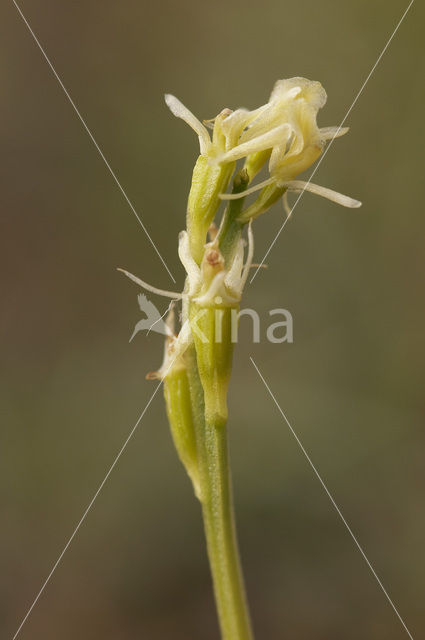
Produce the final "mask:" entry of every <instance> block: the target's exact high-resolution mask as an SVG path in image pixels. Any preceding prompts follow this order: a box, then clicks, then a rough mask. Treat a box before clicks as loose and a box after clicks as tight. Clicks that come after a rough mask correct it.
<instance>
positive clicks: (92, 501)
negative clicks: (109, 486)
mask: <svg viewBox="0 0 425 640" xmlns="http://www.w3.org/2000/svg"><path fill="white" fill-rule="evenodd" d="M171 364H172V363H171ZM170 367H171V365H170ZM167 371H168V370H167ZM161 385H162V380H161V382H159V383H158V384H157V386H156V387H155V390H154V392H153V394H152V395H151V397H150V399H149V401H148V403H147V405H146V406H145V408H144V409H143V411H142V413H141V414H140V416H139V418H138V420H137V422H136V424H135V425H134V427H133V428H132V430H131V431H130V433H129V434H128V436H127V438H126V440H125V442H124V444H123V445H122V447H121V449H120V450H119V452H118V454H117V455H116V456H115V459H114V461H113V463H112V464H111V466H110V467H109V470H108V472H107V474H106V476H105V477H104V479H103V480H102V482H101V483H100V485H99V487H98V489H97V491H96V493H95V494H94V496H93V498H92V499H91V500H90V502H89V504H88V506H87V508H86V510H85V511H84V513H83V515H82V516H81V518H80V520H79V522H78V524H77V526H76V527H75V529H74V531H73V532H72V535H71V536H70V538H69V539H68V542H67V543H66V545H65V546H64V548H63V551H62V552H61V554H60V556H59V557H58V559H57V560H56V562H55V564H54V565H53V567H52V568H51V570H50V573H49V575H48V576H47V578H46V579H45V581H44V582H43V584H42V586H41V589H40V591H39V592H38V593H37V595H36V597H35V598H34V600H33V602H32V604H31V606H30V608H29V609H28V611H27V613H26V615H25V617H24V618H23V620H22V622H21V624H20V625H19V627H18V629H17V631H16V633H15V635H14V636H13V638H12V640H15V639H16V638H17V637H18V634H19V633H20V631H21V629H22V627H23V626H24V624H25V622H26V621H27V619H28V617H29V615H30V614H31V611H32V610H33V609H34V607H35V605H36V604H37V602H38V600H39V598H40V596H41V594H42V593H43V591H44V589H45V588H46V586H47V584H48V583H49V581H50V578H51V577H52V575H53V574H54V572H55V571H56V569H57V567H58V565H59V563H60V562H61V560H62V558H63V556H64V555H65V553H66V551H67V549H68V547H69V545H70V544H71V542H72V541H73V539H74V537H75V535H76V534H77V532H78V530H79V528H80V527H81V525H82V524H83V522H84V520H85V519H86V516H87V514H88V512H89V511H90V509H91V508H92V506H93V504H94V502H95V500H96V498H97V497H98V495H99V493H100V492H101V491H102V489H103V487H104V485H105V482H106V481H107V479H108V478H109V476H110V475H111V473H112V471H113V469H114V467H115V465H116V464H117V462H118V460H119V459H120V457H121V455H122V453H123V451H124V449H125V448H126V446H127V445H128V443H129V442H130V440H131V438H132V436H133V434H134V432H135V431H136V429H137V427H138V426H139V424H140V422H141V421H142V418H143V416H144V415H145V413H146V411H147V410H148V408H149V406H150V404H151V402H152V400H153V399H154V397H155V396H156V394H157V392H158V389H159V388H160V386H161Z"/></svg>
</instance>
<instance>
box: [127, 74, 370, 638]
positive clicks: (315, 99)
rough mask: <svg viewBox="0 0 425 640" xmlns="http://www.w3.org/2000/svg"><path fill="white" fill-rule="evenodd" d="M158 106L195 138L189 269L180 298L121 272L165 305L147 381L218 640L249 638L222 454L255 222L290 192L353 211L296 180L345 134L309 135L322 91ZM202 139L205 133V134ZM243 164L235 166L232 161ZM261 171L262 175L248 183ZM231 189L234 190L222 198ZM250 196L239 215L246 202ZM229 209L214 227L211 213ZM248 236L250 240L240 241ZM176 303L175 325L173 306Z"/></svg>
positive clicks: (289, 85) (183, 249)
mask: <svg viewBox="0 0 425 640" xmlns="http://www.w3.org/2000/svg"><path fill="white" fill-rule="evenodd" d="M165 101H166V103H167V105H168V107H169V108H170V110H171V111H172V113H173V114H174V115H175V116H177V117H178V118H181V119H182V120H184V121H185V122H186V123H187V124H188V125H189V126H190V127H191V128H192V129H193V130H194V131H195V132H196V134H197V135H198V138H199V147H200V155H199V157H198V159H197V160H196V163H195V166H194V169H193V176H192V184H191V188H190V192H189V198H188V206H187V216H186V230H184V231H182V232H181V233H180V237H179V246H178V252H179V257H180V260H181V262H182V264H183V266H184V268H185V270H186V280H185V284H184V287H183V291H182V292H172V291H163V290H161V289H157V288H156V287H154V286H151V285H150V284H148V283H146V282H144V281H143V280H140V278H138V277H136V276H134V275H132V274H130V273H128V272H127V271H124V273H125V274H126V275H127V276H128V277H130V278H131V279H132V280H133V281H134V282H136V283H137V284H138V285H140V286H141V287H142V288H144V289H146V290H148V291H151V292H153V293H156V294H159V295H162V296H166V297H168V298H170V299H171V301H172V302H171V304H170V311H169V314H168V317H167V336H166V339H165V347H164V359H163V363H162V365H161V367H160V368H159V369H158V371H156V372H154V373H150V374H148V377H149V378H157V379H159V380H161V381H163V385H164V395H165V403H166V409H167V415H168V420H169V423H170V427H171V433H172V436H173V440H174V443H175V446H176V449H177V453H178V455H179V457H180V460H181V461H182V463H183V465H184V466H185V468H186V471H187V473H188V475H189V477H190V479H191V481H192V484H193V488H194V491H195V495H196V497H197V498H198V500H199V501H200V503H201V506H202V514H203V519H204V526H205V534H206V541H207V550H208V557H209V561H210V566H211V572H212V578H213V585H214V594H215V599H216V604H217V611H218V617H219V622H220V628H221V633H222V638H223V640H251V639H252V638H253V634H252V629H251V623H250V618H249V612H248V606H247V602H246V596H245V589H244V583H243V576H242V570H241V565H240V560H239V553H238V547H237V538H236V531H235V520H234V511H233V499H232V490H231V480H230V469H229V462H228V449H227V427H226V423H227V388H228V383H229V379H230V373H231V367H232V357H233V342H234V340H233V339H232V330H233V328H232V317H234V313H235V311H236V313H237V312H238V311H239V305H240V301H241V297H242V293H243V289H244V286H245V284H246V281H247V277H248V274H249V270H250V267H251V265H252V260H253V254H254V236H253V229H252V223H253V221H254V220H255V219H256V218H258V217H259V216H260V215H261V214H263V213H265V212H266V211H267V210H268V209H269V208H270V207H271V206H272V205H273V204H274V203H276V202H277V201H278V200H282V201H283V206H284V208H285V210H286V212H287V214H288V215H289V212H290V210H289V206H288V201H287V196H288V193H291V192H300V191H303V190H308V191H310V192H312V193H315V194H317V195H321V196H323V197H325V198H328V199H330V200H333V201H334V202H337V203H339V204H341V205H343V206H345V207H359V206H360V202H358V201H357V200H353V199H352V198H349V197H347V196H344V195H342V194H340V193H337V192H335V191H333V190H331V189H328V188H325V187H321V186H318V185H316V184H312V183H311V182H305V181H302V180H299V179H297V176H298V175H299V174H300V173H302V172H303V171H305V170H306V169H308V168H309V167H310V166H311V165H312V164H313V163H314V162H315V161H316V160H317V159H318V158H319V156H320V155H321V153H322V152H323V149H324V147H325V145H326V142H327V141H329V140H331V139H333V138H335V137H339V136H341V135H343V134H345V133H346V132H347V131H348V129H347V128H340V127H321V128H320V127H318V125H317V113H318V111H319V109H321V108H322V107H323V106H324V104H325V102H326V92H325V90H324V89H323V87H322V85H321V84H320V83H319V82H312V81H310V80H307V79H306V78H291V79H288V80H278V81H277V82H276V84H275V86H274V88H273V91H272V93H271V96H270V99H269V101H268V102H267V103H266V104H265V105H263V106H261V107H259V108H258V109H254V110H253V111H249V110H247V109H236V110H235V111H232V110H231V109H223V110H222V111H221V112H220V113H219V114H218V115H217V116H216V117H215V118H214V119H213V120H209V121H204V123H202V122H200V121H199V120H198V118H197V117H196V116H194V115H193V114H192V113H191V111H189V109H187V108H186V107H185V106H184V105H183V104H182V103H181V102H180V101H179V100H178V99H177V98H176V97H174V96H172V95H169V94H167V95H166V96H165ZM209 130H212V132H211V135H210V132H209ZM238 162H240V163H243V164H242V165H241V166H240V167H238V166H237V163H238ZM264 168H265V169H266V171H267V177H266V178H265V179H264V180H262V181H260V182H258V183H257V184H252V182H253V180H254V179H255V178H256V176H257V175H258V173H259V172H260V171H261V170H263V169H264ZM229 185H232V188H231V192H230V193H229V192H228V188H229ZM254 193H256V194H257V195H256V197H255V198H254V199H253V201H252V202H251V203H250V204H248V205H247V206H245V198H246V197H247V196H249V195H250V194H254ZM222 201H225V202H226V203H227V206H226V208H225V210H224V213H223V215H222V218H221V220H220V221H217V220H216V218H217V215H218V212H219V208H220V204H221V203H222ZM245 230H246V236H247V241H246V240H245V238H244V236H245ZM179 302H180V303H181V314H180V319H181V322H180V327H179V328H178V327H176V323H175V316H176V314H175V307H176V305H177V303H179Z"/></svg>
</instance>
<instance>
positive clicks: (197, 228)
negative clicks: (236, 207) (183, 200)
mask: <svg viewBox="0 0 425 640" xmlns="http://www.w3.org/2000/svg"><path fill="white" fill-rule="evenodd" d="M234 169H235V163H234V162H230V163H228V164H224V165H218V164H211V163H210V162H209V161H208V159H207V158H206V157H204V156H199V158H198V160H197V162H196V164H195V167H194V169H193V175H192V185H191V188H190V193H189V199H188V205H187V230H188V233H189V237H190V250H191V254H192V256H193V258H194V260H195V262H196V263H197V264H200V263H201V260H202V256H203V254H204V246H205V241H206V236H207V232H208V229H209V227H210V226H211V223H212V221H213V219H214V216H215V214H216V213H217V209H218V207H219V206H220V203H221V200H220V199H219V197H218V196H219V194H220V193H222V192H224V191H226V189H227V185H228V183H229V180H230V178H231V176H232V173H233V171H234Z"/></svg>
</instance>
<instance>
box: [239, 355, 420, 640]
mask: <svg viewBox="0 0 425 640" xmlns="http://www.w3.org/2000/svg"><path fill="white" fill-rule="evenodd" d="M250 360H251V362H252V364H253V365H254V367H255V369H256V371H257V373H258V375H259V376H260V378H261V380H262V382H263V383H264V386H265V387H266V389H267V391H268V393H269V395H270V397H271V398H272V400H273V402H274V403H275V405H276V407H277V408H278V410H279V413H280V415H281V416H282V418H283V419H284V420H285V422H286V424H287V425H288V427H289V429H290V431H291V433H292V435H293V436H294V438H295V440H296V441H297V444H298V446H299V447H300V449H301V451H302V452H303V454H304V455H305V457H306V458H307V461H308V463H309V465H310V466H311V468H312V469H313V471H314V473H315V475H316V477H317V479H318V480H319V482H320V484H321V485H322V487H323V489H324V490H325V492H326V494H327V496H328V498H329V500H330V501H331V503H332V505H333V506H334V508H335V510H336V512H337V513H338V515H339V517H340V518H341V520H342V522H343V523H344V525H345V527H346V529H347V531H348V533H349V534H350V536H351V537H352V539H353V541H354V542H355V544H356V547H357V548H358V550H359V551H360V553H361V555H362V556H363V559H364V560H365V562H366V564H367V566H368V567H369V569H370V570H371V572H372V574H373V576H374V577H375V579H376V581H377V583H378V584H379V586H380V587H381V589H382V591H383V593H384V595H385V597H386V598H387V600H388V602H389V603H390V605H391V607H392V608H393V610H394V612H395V614H396V615H397V617H398V619H399V620H400V622H401V624H402V625H403V627H404V630H405V631H406V633H407V635H408V636H409V638H410V639H411V640H413V636H412V634H411V633H410V631H409V629H408V628H407V626H406V624H405V622H404V620H403V618H402V617H401V615H400V614H399V612H398V611H397V608H396V606H395V604H394V603H393V601H392V600H391V598H390V596H389V595H388V592H387V590H386V589H385V587H384V585H383V584H382V582H381V580H380V579H379V577H378V575H377V574H376V571H375V569H374V568H373V566H372V565H371V563H370V561H369V559H368V557H367V556H366V554H365V552H364V551H363V549H362V547H361V546H360V543H359V541H358V540H357V538H356V536H355V535H354V533H353V531H352V529H351V527H350V525H349V524H348V522H347V521H346V519H345V518H344V516H343V515H342V512H341V509H340V508H339V507H338V505H337V503H336V502H335V500H334V498H333V496H332V494H331V493H330V491H329V489H328V487H327V486H326V484H325V482H324V480H323V479H322V476H321V475H320V474H319V472H318V471H317V469H316V467H315V466H314V464H313V462H312V460H311V458H310V456H309V455H308V453H307V451H306V450H305V448H304V446H303V444H302V442H301V441H300V439H299V437H298V436H297V434H296V433H295V431H294V429H293V428H292V426H291V424H290V422H289V420H288V418H287V417H286V415H285V413H284V412H283V410H282V408H281V406H280V404H279V403H278V401H277V400H276V398H275V396H274V395H273V392H272V390H271V389H270V387H269V385H268V384H267V382H266V380H265V379H264V376H263V374H262V373H261V371H260V370H259V368H258V367H257V365H256V363H255V362H254V359H253V358H252V357H251V356H250Z"/></svg>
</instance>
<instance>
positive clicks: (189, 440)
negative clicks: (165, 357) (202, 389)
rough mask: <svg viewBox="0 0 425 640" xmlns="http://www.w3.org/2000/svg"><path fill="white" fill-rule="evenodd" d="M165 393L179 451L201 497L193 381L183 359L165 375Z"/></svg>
mask: <svg viewBox="0 0 425 640" xmlns="http://www.w3.org/2000/svg"><path fill="white" fill-rule="evenodd" d="M164 397H165V404H166V408H167V416H168V420H169V423H170V429H171V435H172V437H173V441H174V445H175V447H176V449H177V454H178V456H179V458H180V460H181V462H182V463H183V466H184V467H185V469H186V471H187V473H188V475H189V477H190V479H191V480H192V484H193V488H194V490H195V494H196V497H197V498H198V499H199V500H200V499H201V496H200V484H199V471H198V462H197V454H196V439H195V429H194V424H193V416H192V405H191V399H190V389H189V381H188V377H187V372H186V367H185V366H182V365H181V364H180V363H179V364H178V365H177V366H174V367H172V368H171V369H170V371H169V373H168V374H167V375H166V376H165V378H164Z"/></svg>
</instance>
